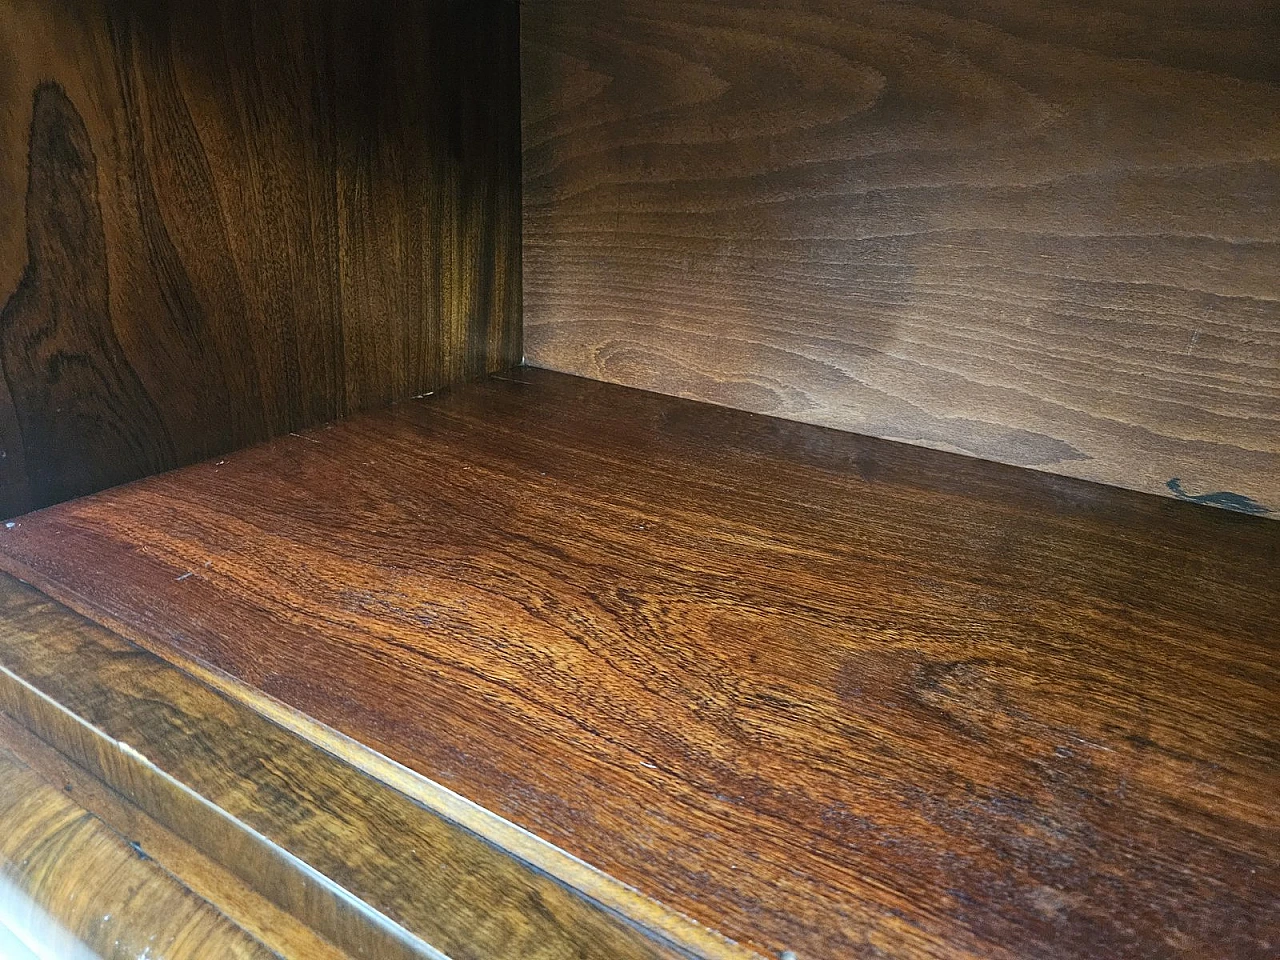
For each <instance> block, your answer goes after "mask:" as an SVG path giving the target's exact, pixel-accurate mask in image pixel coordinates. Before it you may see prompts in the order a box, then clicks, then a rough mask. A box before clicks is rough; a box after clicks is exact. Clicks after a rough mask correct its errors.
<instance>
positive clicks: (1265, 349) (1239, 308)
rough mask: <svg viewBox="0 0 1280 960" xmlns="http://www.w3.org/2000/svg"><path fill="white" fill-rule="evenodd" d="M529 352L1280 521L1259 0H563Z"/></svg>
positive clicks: (545, 94)
mask: <svg viewBox="0 0 1280 960" xmlns="http://www.w3.org/2000/svg"><path fill="white" fill-rule="evenodd" d="M522 58H523V64H522V72H523V100H524V103H523V127H524V191H525V206H524V231H525V249H524V305H525V307H524V308H525V349H526V353H527V357H528V360H529V362H530V363H533V364H535V365H537V366H544V367H549V368H552V369H555V370H561V371H566V372H571V373H577V374H582V375H586V376H591V377H598V378H601V379H606V380H611V381H615V382H619V383H625V384H629V385H632V386H639V387H645V388H649V389H655V390H660V391H663V392H667V393H673V394H678V395H680V396H686V397H692V398H696V399H702V400H710V401H713V402H717V403H722V404H726V405H729V406H734V407H741V408H745V409H748V410H754V411H758V412H764V413H770V414H775V415H781V416H785V417H790V418H794V419H798V420H805V421H809V422H812V423H819V424H825V425H828V426H835V427H840V428H844V429H849V430H855V431H859V432H863V433H868V434H873V435H876V436H882V437H889V438H893V439H900V440H907V441H911V442H914V443H919V444H923V445H926V446H931V447H938V448H943V449H948V450H956V451H960V452H964V453H968V454H972V455H974V456H978V457H984V458H989V459H993V460H999V461H1004V462H1007V463H1012V464H1019V465H1023V466H1028V467H1034V468H1037V469H1041V470H1047V471H1051V472H1054V473H1061V474H1066V475H1070V476H1076V477H1084V478H1087V479H1091V480H1097V481H1102V482H1106V483H1111V484H1118V485H1120V486H1125V487H1131V488H1134V489H1138V490H1145V491H1150V492H1154V493H1164V494H1170V495H1177V496H1183V497H1188V498H1195V499H1201V500H1202V501H1204V502H1210V503H1215V504H1217V505H1220V506H1228V507H1234V508H1236V509H1243V510H1246V511H1248V512H1265V511H1280V242H1278V240H1280V4H1278V3H1276V2H1275V0H1234V2H1222V3H1218V2H1214V3H1210V2H1208V0H1194V2H1193V0H1179V2H1174V3H1169V2H1164V0H1161V2H1156V0H1097V2H1076V3H1068V2H1065V0H1042V2H1039V3H1031V4H1028V3H1025V2H1021V0H988V2H983V3H976V4H975V3H970V2H960V0H913V2H904V3H873V2H866V0H790V2H787V0H734V2H732V3H715V2H686V0H680V2H676V0H555V2H534V3H529V4H527V5H526V6H525V8H524V12H523V23H522Z"/></svg>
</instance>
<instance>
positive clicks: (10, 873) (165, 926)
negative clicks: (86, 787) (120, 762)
mask: <svg viewBox="0 0 1280 960" xmlns="http://www.w3.org/2000/svg"><path fill="white" fill-rule="evenodd" d="M6 932H8V933H10V934H11V935H13V936H17V937H18V938H19V940H20V942H24V943H25V944H26V945H27V947H28V948H30V947H32V946H35V947H38V948H39V950H40V952H39V953H38V954H37V953H29V954H26V955H28V956H31V957H32V958H35V957H37V956H43V957H58V958H60V960H96V958H99V957H105V958H126V957H128V958H134V957H164V958H166V960H273V958H276V954H274V953H273V952H272V951H270V950H268V949H267V948H266V947H265V946H264V945H263V944H262V943H260V942H259V941H258V940H256V939H254V938H253V937H251V936H249V935H248V934H247V933H245V932H244V931H243V930H241V929H240V928H239V927H237V926H235V924H233V923H231V922H230V921H229V920H228V919H227V918H226V917H225V916H224V915H223V914H222V913H221V912H219V911H218V909H217V908H216V907H215V906H213V905H212V904H210V903H208V902H207V901H205V900H203V899H201V898H200V897H198V896H196V895H195V894H193V893H192V892H191V891H190V890H188V889H187V888H186V887H185V886H183V884H182V883H180V882H179V881H178V880H176V879H175V878H174V877H173V876H172V875H171V874H169V873H168V872H166V871H165V870H164V869H162V868H161V867H160V866H158V865H157V864H155V863H153V862H151V861H150V860H149V858H147V857H146V856H143V855H140V854H139V852H138V851H137V849H135V848H134V847H132V846H131V845H130V844H129V842H128V841H127V840H126V839H125V838H124V837H122V836H121V835H120V834H118V833H116V832H115V831H113V830H112V829H110V828H109V827H107V826H106V825H105V824H104V823H103V822H102V821H101V820H99V819H98V818H97V817H95V816H94V815H93V814H91V813H89V811H87V810H85V809H84V808H83V807H81V806H80V805H79V804H77V803H76V802H75V800H74V799H72V798H71V797H70V796H69V795H68V794H67V793H66V792H65V791H63V790H61V789H59V788H58V787H56V786H54V785H53V784H51V783H49V782H48V781H46V780H45V779H44V778H43V777H41V776H40V774H39V773H38V772H37V771H35V770H34V769H32V768H31V767H30V766H28V765H27V764H26V763H24V762H23V761H22V759H21V758H20V757H19V756H18V755H17V754H15V753H14V752H13V751H12V750H11V749H10V748H9V745H7V744H6V743H5V742H4V741H2V740H0V934H3V933H6ZM5 946H6V945H5V944H4V942H3V940H2V939H0V948H3V947H5ZM5 956H6V957H7V956H9V953H8V952H7V950H6V952H5ZM19 956H22V955H19ZM276 960H278V958H276Z"/></svg>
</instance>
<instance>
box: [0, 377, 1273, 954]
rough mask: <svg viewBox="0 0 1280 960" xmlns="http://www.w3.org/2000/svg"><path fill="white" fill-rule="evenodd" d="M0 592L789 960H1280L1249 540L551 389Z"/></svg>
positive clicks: (107, 504) (215, 502) (354, 451)
mask: <svg viewBox="0 0 1280 960" xmlns="http://www.w3.org/2000/svg"><path fill="white" fill-rule="evenodd" d="M0 564H3V565H4V566H5V567H7V568H8V569H9V570H11V571H12V572H14V573H17V574H19V575H21V576H23V577H25V578H27V579H31V580H33V581H35V582H36V583H38V584H39V585H41V586H42V588H44V589H46V590H48V591H50V592H51V593H53V594H54V595H56V596H57V597H59V598H60V599H62V600H63V601H64V602H66V603H68V604H70V605H72V606H74V607H76V608H77V609H78V610H80V611H82V612H84V613H86V614H88V615H89V616H91V617H94V618H96V619H98V620H101V621H103V622H106V623H109V624H111V625H113V626H114V627H115V628H116V629H118V630H120V631H122V632H124V633H126V634H127V635H129V636H130V637H132V638H135V639H136V640H138V641H140V642H142V643H144V644H146V645H148V646H149V647H150V648H152V649H153V650H156V651H158V652H160V653H161V654H162V655H164V656H167V657H170V658H175V659H177V660H180V661H185V660H186V658H194V660H193V662H195V661H198V662H199V664H205V665H211V666H212V667H214V668H216V671H212V672H211V673H210V675H211V676H216V677H221V678H222V679H223V680H224V681H225V682H226V683H227V684H228V689H238V690H239V695H240V696H244V697H248V698H250V699H254V698H257V699H261V698H262V696H263V695H264V694H265V695H269V696H270V697H274V698H278V699H279V700H282V701H284V702H286V703H288V704H291V705H293V706H294V707H297V708H298V709H300V710H302V711H304V712H305V713H307V714H309V715H310V716H312V717H314V718H317V719H319V720H322V721H324V722H326V723H329V724H332V725H333V726H334V727H337V728H338V729H339V730H341V731H344V732H345V733H347V734H349V735H351V736H352V737H354V738H356V739H357V740H359V741H361V742H363V743H364V744H366V745H368V746H370V747H372V748H374V749H376V750H378V751H381V752H382V753H384V754H386V755H387V756H389V757H390V758H392V759H394V760H397V761H399V762H401V763H403V764H406V765H408V766H409V767H412V768H413V769H415V770H418V771H420V772H422V773H424V774H425V775H426V776H428V777H430V778H432V779H433V780H436V781H438V782H440V783H442V784H444V785H445V786H447V787H450V788H452V789H454V790H456V791H458V792H459V793H461V794H462V795H464V796H466V797H469V798H470V799H472V800H474V801H476V802H477V803H479V804H482V805H483V806H485V807H487V808H488V809H490V810H492V811H494V812H496V813H499V814H502V815H503V816H505V817H508V818H510V819H511V820H513V821H515V822H516V823H518V824H520V825H523V826H524V827H527V828H528V829H529V830H532V831H533V832H535V833H537V834H539V835H541V836H542V837H544V838H546V839H548V840H551V841H552V842H554V843H556V844H558V845H560V846H562V847H564V848H565V849H567V850H568V851H569V852H570V853H574V854H577V855H578V856H580V857H582V858H583V859H585V860H586V861H588V862H589V863H592V864H594V865H596V866H598V867H600V868H602V869H604V870H605V871H607V872H608V873H610V874H612V875H613V876H615V877H617V878H618V879H620V880H622V881H625V882H627V883H630V884H633V885H634V886H636V887H637V888H639V890H640V891H641V892H643V893H646V894H648V895H650V896H652V897H655V898H657V899H658V900H660V901H661V902H663V903H665V904H667V905H668V906H670V907H673V908H676V909H678V910H680V911H682V912H684V913H686V914H688V915H690V916H692V917H693V918H694V919H696V920H699V921H701V922H703V923H706V924H708V925H710V926H712V927H714V928H716V929H719V930H720V931H722V932H723V933H725V934H728V935H729V936H731V937H733V938H735V939H736V940H738V941H740V942H744V943H746V944H749V945H751V946H755V947H757V948H759V949H761V950H763V951H765V952H768V953H774V954H776V953H778V952H781V951H783V950H785V949H791V950H794V951H795V952H796V954H797V956H799V957H800V958H802V960H819V958H822V960H826V958H833V957H849V956H872V955H876V951H877V950H880V951H883V952H884V953H887V954H890V955H900V956H914V957H948V958H956V957H978V956H982V957H993V956H994V957H1011V956H1034V957H1038V958H1045V957H1086V956H1088V957H1106V958H1116V957H1149V956H1153V955H1160V956H1203V955H1212V956H1219V957H1268V956H1271V955H1273V954H1274V950H1275V946H1276V944H1277V942H1280V915H1278V914H1277V911H1276V903H1277V902H1280V899H1278V898H1280V873H1278V870H1280V866H1278V865H1280V815H1278V810H1277V806H1276V803H1275V797H1276V795H1277V793H1278V792H1280V765H1278V764H1277V761H1276V758H1277V756H1280V750H1278V747H1280V743H1278V742H1277V737H1278V736H1280V724H1277V722H1276V721H1277V717H1280V649H1278V644H1280V582H1278V581H1277V577H1276V570H1277V569H1278V568H1280V525H1277V524H1275V523H1273V522H1272V521H1269V520H1263V519H1261V518H1257V517H1246V516H1241V515H1238V514H1233V513H1228V512H1226V511H1217V510H1209V509H1205V508H1203V507H1198V506H1194V505H1191V504H1186V503H1180V502H1177V501H1174V500H1170V499H1167V498H1161V497H1151V496H1146V495H1142V494H1137V493H1132V492H1128V491H1122V490H1117V489H1115V488H1112V487H1105V486H1100V485H1096V484H1090V483H1085V482H1081V481H1076V480H1067V479H1063V478H1059V477H1053V476H1049V475H1046V474H1042V473H1036V472H1033V471H1026V470H1018V469H1015V468H1011V467H1006V466H1002V465H999V464H994V463H988V462H983V461H979V460H974V459H971V458H966V457H959V456H955V455H952V454H945V453H939V452H936V451H929V450H924V449H921V448H919V447H912V446H908V445H903V444H894V443H890V442H886V441H882V440H874V439H868V438H863V437H858V436H855V435H852V434H846V433H842V432H839V431H831V430H826V429H822V428H818V427H812V426H808V425H804V424H798V423H794V422H789V421H783V420H776V419H772V418H766V417H760V416H755V415H751V414H747V413H742V412H738V411H733V410H729V409H725V408H721V407H715V406H710V405H704V404H696V403H692V402H688V401H684V400H679V399H675V398H671V397H663V396H659V395H655V394H646V393H642V392H638V391H632V390H628V389H625V388H621V387H617V386H612V385H608V384H601V383H596V382H592V381H586V380H579V379H576V378H572V377H564V376H561V375H557V374H551V373H547V372H544V371H537V370H530V371H522V372H520V373H519V374H518V375H516V379H514V380H510V379H508V380H494V381H490V382H487V383H484V384H480V385H474V386H471V387H466V388H458V389H457V390H455V391H451V392H448V393H445V394H442V395H438V396H436V397H432V398H430V399H429V400H425V401H414V402H410V403H406V404H402V405H399V406H397V407H395V408H392V409H391V410H389V411H387V412H384V413H380V414H375V415H367V416H362V417H359V418H355V419H352V420H350V421H347V422H343V423H339V424H336V425H332V426H329V427H326V428H323V429H319V430H315V431H312V432H310V433H308V434H306V435H305V436H302V437H284V438H280V439H279V440H276V441H272V442H270V443H268V444H266V445H262V446H259V447H256V448H253V449H250V450H247V451H242V452H239V453H236V454H234V455H232V456H230V457H227V458H226V459H225V461H218V462H211V463H207V464H203V465H200V466H196V467H192V468H188V469H186V470H182V471H178V472H176V473H172V474H169V475H166V476H162V477H155V478H150V479H147V480H144V481H141V482H139V483H137V484H134V485H130V486H128V487H123V488H118V489H115V490H112V491H108V492H105V493H102V494H98V495H95V496H93V497H88V498H85V499H82V500H78V501H73V502H71V503H67V504H62V505H59V506H57V507H53V508H51V509H49V510H46V511H43V512H41V513H38V514H34V515H31V516H28V517H24V518H21V519H20V520H18V521H17V522H16V525H15V526H13V527H12V528H9V529H0ZM197 665H198V664H197ZM45 672H46V673H47V674H49V675H50V676H52V677H54V678H56V676H57V670H56V668H54V667H52V666H50V667H48V668H46V670H45ZM228 676H229V677H230V678H231V679H227V678H228Z"/></svg>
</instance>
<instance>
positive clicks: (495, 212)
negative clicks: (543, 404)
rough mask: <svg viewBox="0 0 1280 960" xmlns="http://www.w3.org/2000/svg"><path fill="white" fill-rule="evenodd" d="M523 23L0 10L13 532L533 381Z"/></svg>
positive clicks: (211, 8) (496, 18)
mask: <svg viewBox="0 0 1280 960" xmlns="http://www.w3.org/2000/svg"><path fill="white" fill-rule="evenodd" d="M517 19H518V8H517V6H516V5H515V4H514V3H509V2H505V0H487V2H477V3H461V2H454V0H404V2H392V0H374V2H368V3H366V2H360V3H357V2H355V0H321V2H317V3H306V2H300V0H284V2H278V3H277V2H272V3H253V2H250V0H217V2H213V3H196V4H190V3H177V2H171V0H126V2H105V0H103V2H98V0H84V2H76V3H63V2H56V0H4V2H0V34H2V35H3V36H5V37H6V38H7V40H6V58H5V64H4V65H3V67H0V367H2V368H3V374H4V383H3V384H2V385H0V450H2V451H3V454H4V456H3V459H0V513H3V514H4V515H5V516H10V515H13V514H16V513H21V512H24V511H26V510H30V509H33V508H35V507H40V506H44V505H46V504H49V503H53V502H57V501H60V500H64V499H68V498H70V497H73V496H77V495H79V494H83V493H87V492H90V491H93V490H98V489H101V488H103V487H106V486H110V485H113V484H116V483H120V482H122V481H125V480H131V479H134V478H136V477H139V476H143V475H146V474H150V473H155V472H157V471H159V470H163V469H167V468H169V467H172V466H175V465H178V464H183V463H190V462H193V461H196V460H200V459H204V458H206V457H209V456H213V455H216V454H218V453H222V452H225V451H227V450H231V449H235V448H237V447H240V446H244V445H246V444H249V443H253V442H256V441H258V440H262V439H265V438H266V437H268V436H272V435H275V434H279V433H284V432H288V431H291V430H295V429H298V428H299V427H302V426H307V425H312V424H315V423H319V422H322V421H326V420H331V419H333V418H335V417H339V416H342V415H344V414H346V413H350V412H351V411H354V410H362V409H368V408H370V407H374V406H379V405H383V404H386V403H388V402H390V401H393V400H398V399H403V398H405V397H409V396H415V395H418V394H421V393H424V392H427V391H430V390H434V389H436V388H438V387H440V386H441V385H443V384H446V383H451V382H455V381H458V380H462V379H466V378H468V377H474V376H477V375H480V374H483V373H485V372H488V371H493V370H497V369H501V368H506V367H509V366H511V365H512V364H513V363H516V362H518V361H519V359H520V356H521V347H520V315H519V310H520V304H519V294H520V286H519V284H520V280H519V275H520V260H519V256H520V252H519V231H520V226H519V203H520V184H519V135H520V131H519V123H518V111H519V92H518V89H519V87H518V84H519V76H518V73H519V71H518V62H517V59H518V49H517V31H518V25H517Z"/></svg>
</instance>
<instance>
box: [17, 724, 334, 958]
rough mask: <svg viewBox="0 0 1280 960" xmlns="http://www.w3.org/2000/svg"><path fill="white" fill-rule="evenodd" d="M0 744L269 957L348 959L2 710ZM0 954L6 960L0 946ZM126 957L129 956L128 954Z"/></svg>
mask: <svg viewBox="0 0 1280 960" xmlns="http://www.w3.org/2000/svg"><path fill="white" fill-rule="evenodd" d="M0 743H2V744H3V745H4V749H6V750H8V751H9V752H10V753H12V754H14V755H15V756H16V757H18V759H19V760H21V761H22V762H23V763H24V764H26V765H27V766H28V767H30V768H31V769H32V770H33V771H35V772H36V773H37V774H38V775H39V776H40V777H42V778H43V779H44V780H45V781H47V782H48V783H50V784H52V785H53V786H54V787H56V788H58V789H60V790H61V791H62V792H63V794H64V795H65V796H67V797H69V798H71V799H72V800H74V801H75V803H76V804H77V805H78V806H80V807H83V808H84V809H85V810H86V811H87V812H88V813H91V814H93V816H94V817H96V818H97V819H99V820H101V821H102V823H103V824H105V825H106V826H107V827H110V828H111V829H112V830H114V831H115V832H116V833H118V834H119V835H120V836H122V837H124V838H125V840H126V841H127V842H128V844H129V846H130V848H131V849H132V851H133V853H134V856H137V857H140V858H143V859H147V860H152V861H154V862H155V863H156V865H157V866H159V867H160V868H161V869H163V870H164V871H166V872H167V873H169V874H171V875H173V876H174V877H175V878H176V879H177V880H178V881H179V882H180V883H182V885H183V886H185V887H186V888H187V889H188V890H190V891H191V892H192V893H193V894H195V895H196V896H197V897H200V898H202V899H204V900H207V901H208V902H209V903H210V904H211V905H212V906H214V907H215V908H216V909H217V910H218V911H219V912H220V913H222V914H223V915H224V916H225V917H226V918H227V919H228V920H229V921H231V923H233V924H234V925H235V926H237V927H239V928H240V929H241V930H243V931H244V932H245V933H247V934H248V935H249V936H251V937H253V938H254V939H256V940H258V941H259V942H261V943H262V945H263V946H265V947H266V948H267V949H268V950H270V951H272V952H273V953H274V954H275V955H277V956H279V957H282V958H292V957H304V958H306V960H352V958H351V956H350V955H349V954H347V953H345V952H343V951H341V950H339V949H338V948H337V947H335V946H333V945H332V944H331V943H329V942H328V941H326V940H324V939H322V938H321V937H319V936H318V935H316V933H315V931H314V930H312V929H310V928H309V927H307V926H305V925H304V924H302V923H301V922H300V921H299V920H298V919H297V918H296V917H294V916H292V915H291V914H288V913H286V912H285V911H284V910H281V909H280V908H279V907H278V906H276V905H275V904H274V903H272V902H271V901H270V900H268V899H267V898H266V897H263V896H262V895H261V894H259V893H257V892H255V891H254V890H251V889H250V888H249V887H248V886H247V885H246V884H245V883H244V882H243V881H242V880H240V878H239V877H236V876H235V875H234V874H232V873H231V872H230V871H228V870H227V869H226V868H225V867H223V866H221V865H220V864H218V863H217V862H215V861H214V860H212V859H211V858H209V857H207V856H205V855H204V854H202V853H200V851H199V850H197V849H196V848H195V847H194V846H192V845H191V844H189V843H187V842H186V841H184V840H183V839H182V838H181V837H179V836H178V835H177V834H175V833H174V832H173V831H171V830H169V829H168V828H167V827H165V826H164V825H163V824H161V823H160V822H159V821H158V820H156V819H155V818H154V817H151V816H149V815H148V814H147V813H146V812H145V811H144V810H142V809H141V808H140V807H138V806H137V804H135V803H133V802H132V801H131V800H129V798H128V797H126V796H124V795H123V794H121V793H119V792H118V791H116V790H114V789H112V788H111V787H109V786H107V785H106V784H105V783H103V782H102V781H101V780H99V779H98V778H97V777H95V776H93V775H92V774H91V773H89V772H88V771H86V770H85V769H84V768H83V767H80V766H77V765H76V764H74V763H72V762H71V761H70V760H68V759H67V758H66V757H65V756H64V755H63V754H61V753H59V752H58V751H57V750H56V749H54V748H53V747H52V746H50V745H49V744H47V743H45V742H44V741H43V740H41V739H40V738H39V737H37V736H36V735H35V734H33V733H31V731H30V730H28V729H26V728H25V727H23V726H21V725H20V724H19V723H18V722H17V721H16V720H14V719H13V718H12V717H10V716H8V715H7V714H3V713H0ZM0 829H3V826H2V825H0ZM0 956H3V957H5V960H9V958H8V955H7V954H5V953H4V951H3V949H0ZM129 960H136V958H134V957H129ZM148 960H160V957H158V956H154V955H153V958H148Z"/></svg>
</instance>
